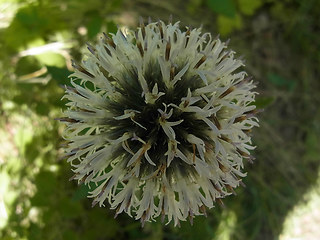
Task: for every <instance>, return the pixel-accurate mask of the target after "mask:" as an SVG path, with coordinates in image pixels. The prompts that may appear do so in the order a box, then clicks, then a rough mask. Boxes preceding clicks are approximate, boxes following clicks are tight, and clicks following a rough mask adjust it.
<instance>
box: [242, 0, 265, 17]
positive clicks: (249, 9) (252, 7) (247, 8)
mask: <svg viewBox="0 0 320 240" xmlns="http://www.w3.org/2000/svg"><path fill="white" fill-rule="evenodd" d="M238 4H239V9H240V11H241V13H243V14H244V15H248V16H251V15H253V14H254V13H255V11H256V10H257V9H258V8H259V7H260V6H261V5H262V4H263V2H262V0H238Z"/></svg>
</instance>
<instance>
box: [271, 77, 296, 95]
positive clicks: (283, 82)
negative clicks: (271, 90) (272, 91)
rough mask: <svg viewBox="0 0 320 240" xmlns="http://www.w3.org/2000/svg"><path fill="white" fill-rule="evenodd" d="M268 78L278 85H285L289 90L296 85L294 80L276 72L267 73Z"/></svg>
mask: <svg viewBox="0 0 320 240" xmlns="http://www.w3.org/2000/svg"><path fill="white" fill-rule="evenodd" d="M267 78H268V80H269V81H270V82H271V83H273V84H274V85H275V86H278V87H286V88H287V89H289V90H291V91H292V90H293V89H294V88H295V86H296V82H295V81H294V80H290V79H286V78H284V77H282V76H280V75H278V74H277V73H268V75H267Z"/></svg>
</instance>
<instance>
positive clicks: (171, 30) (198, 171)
mask: <svg viewBox="0 0 320 240" xmlns="http://www.w3.org/2000/svg"><path fill="white" fill-rule="evenodd" d="M88 49H89V52H90V53H89V54H88V56H87V57H86V59H85V60H84V61H83V62H82V64H81V65H78V64H76V63H73V66H74V68H75V73H74V74H72V75H71V84H72V86H73V87H68V88H66V94H65V96H64V98H66V99H68V100H69V102H68V103H67V106H68V109H67V110H66V111H65V113H64V114H65V117H64V118H63V119H62V120H63V121H64V122H65V123H66V125H67V127H66V129H65V132H64V138H65V139H66V140H68V141H69V143H68V145H67V147H66V157H67V158H68V162H70V163H71V166H72V167H73V171H74V173H75V174H74V176H73V177H72V179H75V180H77V181H78V182H79V183H84V184H89V185H92V184H90V183H94V184H95V186H96V187H95V188H93V189H92V190H91V191H90V192H89V196H88V197H90V198H93V206H94V205H96V204H99V206H104V205H105V204H106V203H107V204H109V205H110V206H111V209H115V212H116V215H117V214H119V213H121V212H126V213H127V214H128V215H129V216H132V217H134V218H135V219H139V220H140V221H141V222H142V224H144V223H145V222H146V221H151V220H154V219H155V218H156V217H158V216H160V215H161V218H162V220H166V221H167V222H168V223H169V222H170V221H171V220H173V221H174V225H175V226H176V225H179V221H185V220H186V219H188V218H189V219H190V221H191V222H192V219H193V218H194V216H196V215H205V214H206V208H212V207H213V206H214V203H215V202H220V201H221V199H222V198H224V197H226V196H227V195H230V194H232V193H234V190H233V188H236V187H237V186H238V185H239V184H240V183H241V178H242V177H245V175H246V174H245V173H243V172H242V168H243V159H248V160H249V161H251V160H252V159H253V158H252V156H251V155H250V152H249V150H252V149H254V147H253V146H252V145H251V137H250V135H249V134H248V132H250V131H251V129H252V128H253V127H254V126H258V119H257V118H256V117H255V113H256V112H257V111H256V110H255V106H254V105H253V102H254V98H255V94H256V93H255V92H253V91H252V89H254V88H255V85H254V83H253V81H252V80H251V78H249V77H247V74H246V72H244V71H240V70H238V69H239V68H240V67H242V66H243V65H244V64H243V62H242V61H241V60H239V59H235V58H234V54H235V52H234V51H232V50H227V43H224V42H221V41H220V40H219V38H212V37H211V34H209V33H205V34H201V30H200V29H190V28H187V29H186V30H185V31H184V30H181V29H180V28H179V23H178V22H177V23H175V24H172V23H169V24H168V25H167V24H165V23H164V22H162V21H158V22H151V23H148V24H147V25H144V24H143V23H141V24H140V27H138V29H137V30H136V31H131V30H128V31H126V32H122V31H121V30H118V32H117V33H116V34H110V35H106V34H104V36H103V37H102V38H101V40H100V41H99V43H98V44H97V45H96V46H91V45H88Z"/></svg>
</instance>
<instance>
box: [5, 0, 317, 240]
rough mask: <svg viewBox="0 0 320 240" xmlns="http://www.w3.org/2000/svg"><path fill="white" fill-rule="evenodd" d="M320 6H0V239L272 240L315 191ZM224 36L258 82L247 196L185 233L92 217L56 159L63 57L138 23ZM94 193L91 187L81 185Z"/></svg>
mask: <svg viewBox="0 0 320 240" xmlns="http://www.w3.org/2000/svg"><path fill="white" fill-rule="evenodd" d="M319 13H320V3H319V1H318V0H310V1H298V0H286V1H276V0H228V1H225V0H189V1H180V0H178V1H170V0H155V1H147V0H133V1H129V0H123V1H118V0H107V1H101V0H90V1H79V0H69V1H63V0H57V1H53V0H29V1H22V0H21V1H19V0H11V1H3V0H1V1H0V49H1V51H0V59H1V61H0V115H1V117H0V126H1V129H0V144H1V148H0V183H1V184H0V239H4V240H9V239H10V240H11V239H31V240H38V239H39V240H43V239H55V240H59V239H72V240H74V239H85V240H86V239H90V240H91V239H93V240H95V239H97V240H98V239H208V240H209V239H219V240H220V239H222V240H224V239H277V238H278V237H279V235H280V233H281V232H282V228H283V222H284V221H285V218H286V216H287V215H288V213H289V212H290V210H291V209H292V208H293V207H294V206H295V205H297V204H298V203H300V202H301V201H302V199H303V195H304V194H305V193H306V192H307V191H308V189H310V188H311V187H312V186H313V185H314V184H316V180H317V175H318V170H319V165H320V162H319V154H320V152H319V151H320V150H319V147H318V146H319V143H320V140H319V136H320V125H319V123H320V112H319V105H320V97H319V90H320V84H319V76H320V74H319V66H320V50H319V49H320V46H319V43H320V35H319V34H318V33H319V30H320V22H319V19H318V16H319ZM170 14H172V15H173V19H174V21H176V20H180V21H181V24H182V25H191V26H194V27H198V26H199V25H201V24H203V28H204V30H205V31H210V32H212V33H213V34H217V33H218V32H220V33H221V35H222V38H228V37H231V39H232V41H231V43H230V45H231V46H230V47H231V48H232V49H234V50H236V51H237V52H241V53H242V54H244V55H245V58H246V60H247V63H246V65H247V66H246V69H247V71H248V73H249V74H250V75H253V76H254V78H255V80H256V81H259V82H260V85H259V89H258V91H259V92H260V95H259V96H258V98H257V107H258V108H260V109H261V108H264V109H265V112H264V113H262V114H261V116H260V120H261V127H260V129H257V130H256V131H255V132H254V135H255V136H254V139H255V144H256V145H257V146H258V148H257V150H256V151H255V155H256V158H257V160H256V162H255V164H253V165H252V166H250V165H246V170H247V171H248V177H247V178H246V179H245V184H246V185H247V187H246V188H242V189H240V188H239V189H237V194H238V196H232V197H229V198H228V199H226V201H225V205H226V206H227V208H225V209H224V208H221V207H220V206H219V205H217V206H216V207H215V208H214V209H213V210H210V211H209V212H208V217H207V218H205V217H198V218H196V219H195V221H194V226H193V227H190V224H189V223H182V224H181V228H173V227H172V226H171V225H169V226H163V225H162V224H161V223H160V222H157V223H152V224H146V226H145V227H144V228H143V229H141V227H140V223H139V222H136V221H135V220H133V219H131V218H129V217H128V216H126V215H120V216H118V218H117V219H114V218H113V215H114V211H112V210H109V206H107V207H106V208H99V207H95V208H91V201H90V200H89V199H87V198H86V197H85V196H86V194H87V192H88V191H89V189H88V187H86V186H76V184H75V183H74V182H68V179H69V178H70V177H71V176H72V172H71V170H70V167H69V164H68V163H66V162H65V160H64V159H61V158H60V157H61V155H62V153H63V152H62V149H61V144H63V139H62V137H61V133H62V126H61V125H60V124H59V123H58V122H57V121H55V120H54V118H56V117H59V116H60V115H61V109H64V104H65V102H63V101H60V99H61V97H62V95H63V89H62V88H61V87H60V86H61V85H68V84H69V81H68V78H67V76H68V75H69V74H70V73H71V72H72V68H71V64H70V62H71V61H70V60H71V58H73V59H75V60H76V61H80V59H81V55H82V53H83V52H85V48H86V46H85V42H87V41H90V42H91V43H94V42H95V41H96V39H97V34H99V33H101V32H102V31H108V32H114V31H115V30H116V26H117V25H120V26H122V25H127V26H130V25H135V24H137V21H138V16H139V15H141V16H143V17H144V18H147V17H149V16H150V17H152V18H154V19H157V18H161V19H163V20H166V19H168V18H169V15H170ZM91 187H94V186H91Z"/></svg>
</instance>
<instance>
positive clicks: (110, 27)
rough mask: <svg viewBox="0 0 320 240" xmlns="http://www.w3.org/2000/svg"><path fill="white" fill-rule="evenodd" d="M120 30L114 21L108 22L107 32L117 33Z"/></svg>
mask: <svg viewBox="0 0 320 240" xmlns="http://www.w3.org/2000/svg"><path fill="white" fill-rule="evenodd" d="M117 30H118V28H117V25H116V24H115V23H114V22H113V21H109V22H107V32H108V33H116V32H117Z"/></svg>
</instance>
